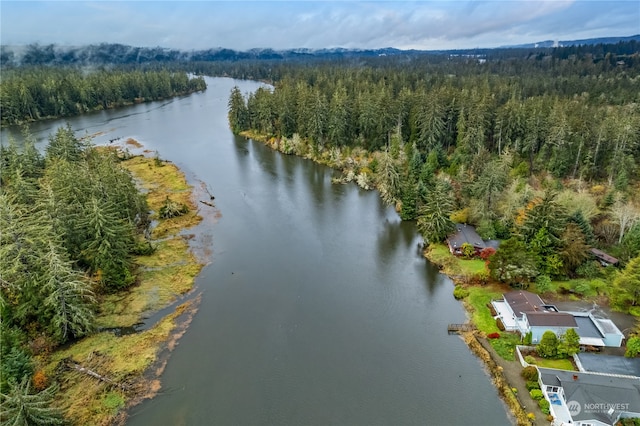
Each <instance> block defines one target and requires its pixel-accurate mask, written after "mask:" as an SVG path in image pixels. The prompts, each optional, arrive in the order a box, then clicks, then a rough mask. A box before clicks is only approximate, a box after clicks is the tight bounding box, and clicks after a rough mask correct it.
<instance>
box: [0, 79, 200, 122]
mask: <svg viewBox="0 0 640 426" xmlns="http://www.w3.org/2000/svg"><path fill="white" fill-rule="evenodd" d="M205 89H206V84H205V82H204V79H203V78H201V77H196V78H190V77H189V76H188V75H187V74H186V73H185V72H184V71H175V72H171V71H168V70H166V69H164V70H140V69H137V70H136V69H131V70H126V69H124V68H122V69H112V70H106V69H101V70H80V69H76V68H69V67H25V68H17V69H11V70H6V71H3V76H2V83H1V84H0V109H1V110H2V121H1V123H2V125H10V124H17V123H22V122H29V121H35V120H39V119H42V118H51V117H67V116H72V115H77V114H82V113H85V112H88V111H94V110H99V109H107V108H114V107H117V106H122V105H126V104H131V103H134V102H145V101H153V100H159V99H166V98H170V97H172V96H177V95H184V94H188V93H192V92H196V91H200V90H205Z"/></svg>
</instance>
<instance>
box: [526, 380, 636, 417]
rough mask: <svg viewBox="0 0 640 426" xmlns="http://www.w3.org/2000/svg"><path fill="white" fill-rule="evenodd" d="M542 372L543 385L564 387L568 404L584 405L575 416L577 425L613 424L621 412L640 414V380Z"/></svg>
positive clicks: (573, 415)
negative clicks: (584, 423) (579, 423)
mask: <svg viewBox="0 0 640 426" xmlns="http://www.w3.org/2000/svg"><path fill="white" fill-rule="evenodd" d="M538 370H539V371H540V379H541V381H542V383H544V384H545V385H552V386H561V387H562V388H563V390H564V395H565V400H566V401H567V402H569V401H574V402H577V403H578V404H580V407H581V410H580V412H579V413H576V414H574V413H572V418H573V421H574V422H575V421H586V420H598V421H601V422H603V423H605V424H613V421H614V420H615V419H617V417H618V416H619V415H620V413H621V412H623V413H640V379H634V378H626V377H620V376H611V375H607V374H595V373H585V372H577V371H565V370H555V369H549V368H538ZM609 409H612V410H611V414H609Z"/></svg>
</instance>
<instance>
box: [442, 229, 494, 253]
mask: <svg viewBox="0 0 640 426" xmlns="http://www.w3.org/2000/svg"><path fill="white" fill-rule="evenodd" d="M447 240H448V241H449V246H451V247H453V248H460V247H462V245H463V244H464V243H469V244H471V245H472V246H473V247H475V248H480V249H483V248H485V247H486V244H485V243H484V241H483V240H482V238H480V235H478V233H477V232H476V228H474V227H473V226H471V225H467V224H466V223H465V224H462V223H456V232H455V234H452V235H450V236H449V238H447Z"/></svg>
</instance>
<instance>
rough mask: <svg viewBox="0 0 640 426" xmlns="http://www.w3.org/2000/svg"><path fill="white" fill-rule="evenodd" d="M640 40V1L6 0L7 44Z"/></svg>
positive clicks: (444, 44)
mask: <svg viewBox="0 0 640 426" xmlns="http://www.w3.org/2000/svg"><path fill="white" fill-rule="evenodd" d="M639 33H640V0H609V1H596V0H536V1H529V0H498V1H484V0H479V1H463V0H439V1H375V0H374V1H349V0H342V1H341V0H334V1H270V0H264V1H213V0H208V1H207V0H201V1H118V0H112V1H52V0H50V1H8V0H0V43H1V44H5V45H26V44H30V43H39V44H52V43H53V44H57V45H62V46H64V45H70V46H82V45H87V44H97V43H121V44H126V45H131V46H136V47H158V46H160V47H167V48H174V49H180V50H187V51H189V50H200V49H208V48H219V47H223V48H230V49H236V50H249V49H252V48H272V49H276V50H279V49H295V48H311V49H320V48H335V47H343V48H361V49H368V48H383V47H395V48H399V49H424V50H436V49H468V48H477V47H480V48H484V47H500V46H505V45H514V44H523V43H534V42H537V41H543V40H577V39H585V38H594V37H609V36H630V35H635V34H639Z"/></svg>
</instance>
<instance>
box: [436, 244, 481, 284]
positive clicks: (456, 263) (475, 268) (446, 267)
mask: <svg viewBox="0 0 640 426" xmlns="http://www.w3.org/2000/svg"><path fill="white" fill-rule="evenodd" d="M426 256H427V258H428V259H429V260H431V261H432V262H433V263H435V264H436V265H439V266H441V267H442V269H443V272H444V273H445V274H446V275H450V276H451V275H462V276H464V277H467V278H486V277H487V276H488V271H487V266H486V264H485V261H484V260H482V259H465V258H461V257H457V256H454V255H452V254H451V252H450V251H449V248H448V247H447V246H446V245H445V244H430V245H429V249H428V251H427V253H426Z"/></svg>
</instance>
